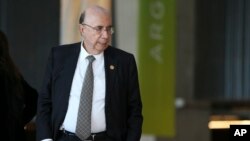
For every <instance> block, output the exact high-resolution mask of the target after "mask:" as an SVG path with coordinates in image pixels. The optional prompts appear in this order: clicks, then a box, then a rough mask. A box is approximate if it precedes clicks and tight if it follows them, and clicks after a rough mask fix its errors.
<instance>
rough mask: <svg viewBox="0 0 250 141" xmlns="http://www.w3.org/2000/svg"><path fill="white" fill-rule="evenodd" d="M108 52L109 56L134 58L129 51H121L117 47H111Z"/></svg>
mask: <svg viewBox="0 0 250 141" xmlns="http://www.w3.org/2000/svg"><path fill="white" fill-rule="evenodd" d="M106 52H107V53H108V54H112V55H118V56H133V54H132V53H130V52H127V51H125V50H122V49H119V48H116V47H113V46H109V47H108V48H107V49H106Z"/></svg>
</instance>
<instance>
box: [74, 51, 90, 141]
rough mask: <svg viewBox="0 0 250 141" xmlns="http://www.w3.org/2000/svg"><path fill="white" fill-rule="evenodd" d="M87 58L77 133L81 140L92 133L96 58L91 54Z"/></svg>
mask: <svg viewBox="0 0 250 141" xmlns="http://www.w3.org/2000/svg"><path fill="white" fill-rule="evenodd" d="M86 58H87V59H88V61H89V64H88V67H87V70H86V73H85V78H84V81H83V85H82V92H81V98H80V104H79V109H78V116H77V123H76V133H75V134H76V135H77V136H78V137H79V138H80V139H81V140H85V139H87V138H88V137H89V136H90V135H91V111H92V98H93V86H94V77H93V68H92V62H93V61H94V60H95V57H94V56H92V55H91V56H88V57H86Z"/></svg>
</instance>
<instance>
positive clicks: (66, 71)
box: [36, 43, 143, 141]
mask: <svg viewBox="0 0 250 141" xmlns="http://www.w3.org/2000/svg"><path fill="white" fill-rule="evenodd" d="M80 46H81V45H80V43H76V44H70V45H63V46H59V47H55V48H52V50H51V53H50V57H49V60H48V64H47V69H46V74H45V79H44V82H43V86H42V89H41V92H40V94H39V98H38V114H37V123H36V124H37V140H39V141H40V140H41V139H45V138H53V139H54V140H55V139H56V137H57V135H58V131H59V128H60V126H61V125H62V123H63V120H64V118H65V115H66V112H67V107H68V101H69V94H70V89H71V83H72V80H73V76H74V72H75V68H76V64H77V60H78V56H79V53H80ZM104 63H105V75H106V98H105V103H106V104H105V114H106V127H107V134H108V136H109V137H110V140H114V141H139V140H140V136H141V130H142V121H143V117H142V103H141V98H140V89H139V83H138V74H137V67H136V63H135V59H134V56H133V55H132V54H129V53H127V52H124V51H122V50H119V49H117V48H113V47H111V46H110V47H108V48H107V49H106V50H105V51H104ZM110 65H113V66H114V69H110Z"/></svg>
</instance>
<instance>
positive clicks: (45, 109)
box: [36, 49, 53, 141]
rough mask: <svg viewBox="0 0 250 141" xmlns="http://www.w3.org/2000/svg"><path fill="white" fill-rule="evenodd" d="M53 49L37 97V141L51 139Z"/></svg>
mask: <svg viewBox="0 0 250 141" xmlns="http://www.w3.org/2000/svg"><path fill="white" fill-rule="evenodd" d="M52 67H53V49H52V50H51V53H50V55H49V59H48V62H47V67H46V71H45V75H44V80H43V84H42V87H41V90H40V92H39V95H38V104H37V117H36V127H37V132H36V138H37V141H41V140H42V139H48V138H52V129H51V110H52V101H51V85H52Z"/></svg>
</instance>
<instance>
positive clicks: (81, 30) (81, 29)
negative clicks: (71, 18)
mask: <svg viewBox="0 0 250 141" xmlns="http://www.w3.org/2000/svg"><path fill="white" fill-rule="evenodd" d="M79 32H80V35H81V36H82V35H83V32H84V26H83V25H81V24H79Z"/></svg>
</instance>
